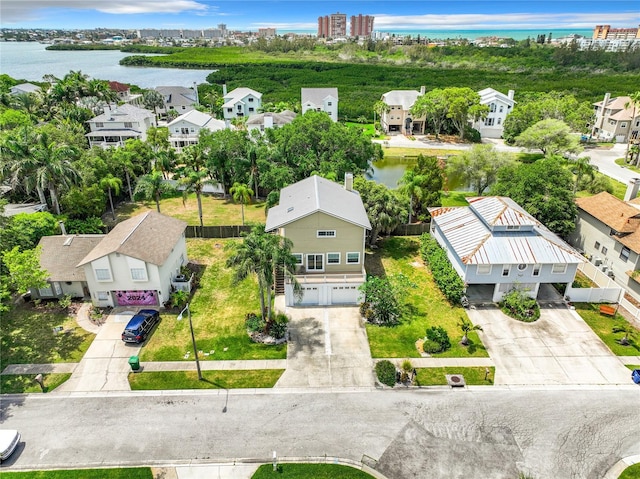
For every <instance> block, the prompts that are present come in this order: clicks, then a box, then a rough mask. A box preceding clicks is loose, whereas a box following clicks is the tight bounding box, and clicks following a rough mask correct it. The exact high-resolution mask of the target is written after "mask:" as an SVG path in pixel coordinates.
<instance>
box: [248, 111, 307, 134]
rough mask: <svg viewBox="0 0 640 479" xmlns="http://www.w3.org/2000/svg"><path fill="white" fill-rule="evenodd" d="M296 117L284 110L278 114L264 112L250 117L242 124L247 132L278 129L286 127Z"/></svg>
mask: <svg viewBox="0 0 640 479" xmlns="http://www.w3.org/2000/svg"><path fill="white" fill-rule="evenodd" d="M295 117H296V114H295V113H294V112H292V111H291V110H284V111H281V112H279V113H272V112H265V113H258V114H256V115H251V116H250V117H249V119H248V120H247V121H246V123H245V124H244V126H245V128H246V129H247V130H249V131H250V130H260V131H264V130H266V129H267V128H279V127H281V126H284V125H288V124H289V123H291V122H292V121H293V119H294V118H295Z"/></svg>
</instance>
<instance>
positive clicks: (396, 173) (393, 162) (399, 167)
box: [365, 157, 471, 191]
mask: <svg viewBox="0 0 640 479" xmlns="http://www.w3.org/2000/svg"><path fill="white" fill-rule="evenodd" d="M416 162H417V160H416V159H415V158H398V157H387V158H384V159H382V160H380V161H376V162H372V163H370V165H369V171H367V172H366V174H365V177H366V178H367V179H368V180H373V181H375V182H377V183H381V184H383V185H385V186H386V187H387V188H389V189H392V190H394V189H396V188H398V181H400V178H402V175H404V172H405V171H406V170H407V169H409V168H413V167H414V166H415V165H416ZM447 180H448V181H447V184H446V185H445V190H448V191H454V190H455V191H471V187H470V186H469V185H465V184H461V182H460V181H459V180H458V179H456V178H447Z"/></svg>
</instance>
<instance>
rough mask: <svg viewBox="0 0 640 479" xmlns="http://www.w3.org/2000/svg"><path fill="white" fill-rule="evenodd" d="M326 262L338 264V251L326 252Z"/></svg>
mask: <svg viewBox="0 0 640 479" xmlns="http://www.w3.org/2000/svg"><path fill="white" fill-rule="evenodd" d="M327 264H340V253H327Z"/></svg>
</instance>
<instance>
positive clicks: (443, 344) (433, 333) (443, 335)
mask: <svg viewBox="0 0 640 479" xmlns="http://www.w3.org/2000/svg"><path fill="white" fill-rule="evenodd" d="M427 341H431V342H433V343H435V344H437V345H438V346H439V349H438V351H433V352H434V353H441V352H442V351H446V350H447V349H449V348H450V347H451V341H450V340H449V335H448V334H447V331H446V330H445V329H444V328H442V327H441V326H431V327H430V328H429V329H427ZM427 341H425V342H427Z"/></svg>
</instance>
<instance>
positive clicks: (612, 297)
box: [565, 286, 622, 303]
mask: <svg viewBox="0 0 640 479" xmlns="http://www.w3.org/2000/svg"><path fill="white" fill-rule="evenodd" d="M621 294H622V288H620V287H616V288H572V287H571V286H569V287H568V288H567V290H566V291H565V296H566V297H567V301H573V302H574V303H617V302H618V301H619V299H620V296H621Z"/></svg>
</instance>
